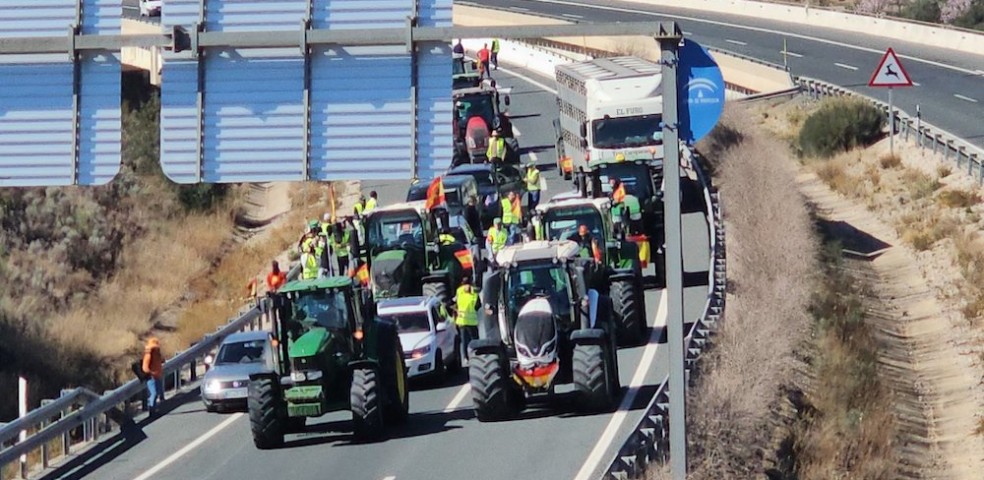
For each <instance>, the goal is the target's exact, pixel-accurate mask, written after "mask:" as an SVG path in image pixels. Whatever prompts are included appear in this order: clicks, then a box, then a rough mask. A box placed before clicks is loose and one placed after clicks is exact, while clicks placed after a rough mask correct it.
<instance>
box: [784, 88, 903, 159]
mask: <svg viewBox="0 0 984 480" xmlns="http://www.w3.org/2000/svg"><path fill="white" fill-rule="evenodd" d="M884 124H885V118H884V117H883V116H882V113H881V111H880V110H878V109H877V108H875V107H874V106H873V105H871V104H869V103H867V102H864V101H862V100H857V99H833V100H831V101H828V102H825V103H824V104H823V105H822V106H821V107H820V109H819V110H817V111H816V112H815V113H813V114H812V115H810V116H809V118H807V119H806V121H805V122H804V123H803V128H802V129H801V130H800V134H799V148H800V151H801V152H802V153H803V154H805V155H809V156H817V157H830V156H833V155H834V154H836V153H838V152H843V151H847V150H850V149H852V148H855V147H863V146H867V145H870V144H872V143H874V142H875V141H876V140H878V138H879V137H880V136H881V131H882V127H883V126H884Z"/></svg>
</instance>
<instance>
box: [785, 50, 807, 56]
mask: <svg viewBox="0 0 984 480" xmlns="http://www.w3.org/2000/svg"><path fill="white" fill-rule="evenodd" d="M779 53H781V54H783V55H789V56H790V57H796V58H803V55H802V54H799V53H796V52H784V51H782V50H779Z"/></svg>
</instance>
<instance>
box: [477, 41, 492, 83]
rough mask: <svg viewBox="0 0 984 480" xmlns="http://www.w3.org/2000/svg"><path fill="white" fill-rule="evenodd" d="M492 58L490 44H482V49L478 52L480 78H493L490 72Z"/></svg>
mask: <svg viewBox="0 0 984 480" xmlns="http://www.w3.org/2000/svg"><path fill="white" fill-rule="evenodd" d="M491 57H492V52H491V51H489V44H487V43H485V44H482V49H481V50H479V51H478V78H482V77H485V76H488V78H490V79H491V78H492V72H491V71H489V60H490V58H491Z"/></svg>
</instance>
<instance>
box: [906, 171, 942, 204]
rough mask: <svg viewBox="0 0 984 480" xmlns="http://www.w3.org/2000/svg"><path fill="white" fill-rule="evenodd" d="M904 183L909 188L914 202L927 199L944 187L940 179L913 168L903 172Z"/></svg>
mask: <svg viewBox="0 0 984 480" xmlns="http://www.w3.org/2000/svg"><path fill="white" fill-rule="evenodd" d="M902 182H903V183H904V184H905V186H906V187H908V188H909V195H910V196H911V197H912V199H913V200H919V199H922V198H926V197H928V196H930V195H932V194H933V192H935V191H936V190H937V189H939V188H940V187H941V186H943V184H941V183H940V181H939V180H938V179H935V178H933V177H930V176H929V175H926V174H925V173H923V172H921V171H919V170H915V169H911V168H910V169H906V170H905V172H902Z"/></svg>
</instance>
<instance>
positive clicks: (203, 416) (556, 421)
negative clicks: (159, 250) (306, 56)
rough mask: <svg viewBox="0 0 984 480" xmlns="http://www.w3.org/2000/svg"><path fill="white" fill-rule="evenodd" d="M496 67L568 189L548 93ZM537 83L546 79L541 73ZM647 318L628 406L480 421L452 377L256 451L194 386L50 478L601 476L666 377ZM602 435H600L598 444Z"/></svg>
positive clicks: (692, 233) (520, 118)
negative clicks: (389, 423)
mask: <svg viewBox="0 0 984 480" xmlns="http://www.w3.org/2000/svg"><path fill="white" fill-rule="evenodd" d="M496 75H497V78H498V79H499V81H500V82H501V84H502V85H503V86H512V87H514V88H513V94H512V99H513V102H512V107H511V109H512V112H511V113H512V114H513V115H514V116H515V117H516V120H514V125H515V127H516V130H518V134H519V141H520V145H521V147H524V148H526V149H529V150H531V151H533V152H535V153H534V154H535V155H537V156H538V159H539V163H540V164H541V165H542V169H543V170H544V172H545V175H546V177H547V178H548V191H547V192H546V193H544V195H545V196H546V197H549V196H550V195H552V194H556V193H558V192H562V191H566V190H567V189H568V188H569V187H568V184H566V182H563V181H562V180H561V179H559V178H558V176H557V174H556V172H555V171H554V170H553V165H554V162H555V159H554V152H553V146H552V145H553V139H552V133H551V131H552V126H551V120H552V118H554V116H555V115H556V104H555V102H554V97H553V95H552V94H551V93H547V92H545V91H544V90H543V89H542V88H540V87H539V86H537V85H534V84H532V83H530V82H527V81H525V80H522V79H520V78H518V77H515V76H513V75H509V74H507V73H505V72H504V71H499V72H496ZM538 80H539V81H540V82H543V83H544V84H545V85H547V86H549V85H550V83H549V80H548V79H538ZM405 187H406V183H405V182H386V183H368V182H367V183H365V184H363V189H364V190H365V191H368V190H377V191H378V192H379V193H380V200H381V201H382V203H383V204H387V203H390V202H395V201H399V200H402V198H403V195H404V194H405V191H406V190H405ZM685 195H686V197H685V203H686V206H685V210H686V211H688V212H689V213H686V214H685V215H684V218H683V225H684V245H685V248H686V250H685V260H684V268H685V270H686V271H687V272H691V273H693V275H692V276H691V277H692V278H693V279H694V284H695V286H691V287H688V288H687V289H686V291H685V318H690V319H694V318H696V317H697V316H698V315H699V314H700V311H701V309H702V308H703V304H704V301H705V298H706V293H707V287H706V286H703V285H696V284H698V283H705V284H706V278H707V275H706V270H707V267H708V260H709V257H708V230H707V223H706V220H705V215H704V213H703V212H702V211H694V210H693V209H690V210H687V206H691V207H695V206H696V207H699V205H700V204H701V203H702V201H703V200H702V198H701V197H700V192H699V190H696V191H694V190H685ZM544 200H546V198H544ZM659 296H660V292H659V291H658V290H650V291H648V292H647V293H646V308H647V314H648V316H649V317H650V318H651V319H652V318H654V317H655V314H656V311H657V308H658V302H659ZM650 323H651V324H652V323H655V322H653V321H652V320H651V322H650ZM652 326H653V327H654V328H653V330H652V335H651V341H650V343H649V344H648V345H645V346H640V347H635V348H628V349H622V350H620V351H619V365H620V369H621V380H622V384H623V385H624V386H626V388H624V389H623V392H624V394H623V395H624V396H623V403H625V404H624V405H623V406H622V407H620V409H619V410H618V411H616V412H614V413H609V414H598V415H578V414H576V413H575V412H574V411H573V410H572V408H571V406H570V405H568V404H567V403H566V402H560V403H559V404H557V405H554V406H553V407H552V408H532V409H530V410H527V411H526V412H525V413H524V414H523V415H522V417H521V418H519V419H516V420H512V421H507V422H501V423H492V424H488V423H480V422H478V421H477V420H476V419H475V418H474V415H473V411H472V406H471V398H470V392H469V391H468V389H467V386H466V381H467V379H466V376H465V375H460V376H458V377H456V378H453V379H450V381H449V382H448V383H447V384H445V385H440V386H433V385H431V386H428V385H426V384H422V385H417V387H416V388H415V389H414V391H413V392H412V393H411V396H410V406H411V413H412V414H411V416H410V420H409V422H408V424H407V425H406V426H404V427H401V428H398V429H395V430H393V431H392V433H391V435H390V436H389V438H388V439H387V440H385V441H382V442H379V443H374V444H353V443H351V437H350V433H349V431H350V429H349V419H350V414H349V413H348V412H336V413H332V414H329V415H326V416H324V417H322V418H319V419H315V420H312V421H311V422H310V423H309V425H310V426H309V430H308V432H306V433H304V434H302V435H297V436H288V442H287V445H286V447H285V448H283V449H279V450H276V451H260V450H257V449H256V448H254V447H253V444H252V441H251V437H250V433H249V423H248V419H247V417H246V416H245V415H242V414H209V413H206V412H205V411H204V409H203V408H202V405H201V403H200V401H199V399H198V396H197V392H191V393H189V394H188V395H186V397H185V398H183V402H182V403H181V404H180V405H178V406H176V407H175V408H174V410H173V411H172V412H170V413H168V414H167V415H165V416H162V417H160V418H158V419H156V420H155V421H153V422H148V423H144V424H141V425H137V426H134V427H133V428H130V429H128V433H127V435H125V436H124V435H121V436H119V437H117V438H114V439H112V440H108V441H107V442H105V443H104V444H103V445H101V446H100V448H98V449H96V450H95V451H94V453H93V454H90V455H87V456H84V457H82V458H80V459H78V460H76V461H75V462H74V464H73V465H72V466H71V468H70V469H63V470H62V471H59V472H55V473H53V474H52V475H50V476H49V477H48V478H81V477H83V476H88V477H90V478H98V479H100V480H103V479H105V480H113V479H127V480H129V479H137V480H144V479H147V478H155V479H175V480H185V479H189V478H196V479H216V480H218V479H227V478H295V479H324V478H346V479H376V480H379V479H387V480H392V479H400V480H403V479H420V480H433V479H435V478H442V479H443V478H467V479H469V480H485V479H489V480H494V479H518V478H537V479H544V480H549V479H558V480H560V479H563V480H570V479H572V478H575V477H577V476H578V473H579V471H580V470H582V468H584V470H585V472H584V474H585V477H584V478H597V476H598V472H597V470H596V469H595V468H592V467H596V468H604V467H605V466H607V465H605V463H606V462H607V461H609V460H610V459H611V458H612V457H613V455H614V453H615V450H616V449H617V448H618V446H620V445H621V444H622V442H623V441H624V439H625V438H626V437H627V435H628V433H629V429H630V428H631V427H632V426H634V424H635V423H636V422H637V421H638V419H639V416H640V415H641V414H642V408H643V407H644V406H645V405H646V404H647V403H648V401H649V399H650V398H651V396H652V393H653V391H654V390H655V388H656V386H657V382H658V381H660V380H661V379H663V378H664V377H665V375H666V363H667V356H666V354H667V348H666V345H665V344H662V343H660V342H661V341H663V340H662V339H663V337H664V335H663V325H652ZM644 360H645V361H644ZM626 397H633V398H634V401H632V402H628V401H626ZM613 419H614V420H613ZM610 424H613V425H610ZM599 439H604V441H603V442H601V445H600V446H598V445H597V444H598V443H599ZM586 463H587V467H586V466H585V464H586Z"/></svg>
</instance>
